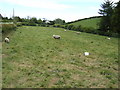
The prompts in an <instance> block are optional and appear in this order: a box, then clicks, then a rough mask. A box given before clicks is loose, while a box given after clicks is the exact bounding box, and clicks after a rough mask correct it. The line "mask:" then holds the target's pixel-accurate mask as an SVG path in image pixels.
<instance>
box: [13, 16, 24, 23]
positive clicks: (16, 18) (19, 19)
mask: <svg viewBox="0 0 120 90" xmlns="http://www.w3.org/2000/svg"><path fill="white" fill-rule="evenodd" d="M14 20H15V21H16V22H21V21H22V19H21V18H20V17H19V16H15V17H14Z"/></svg>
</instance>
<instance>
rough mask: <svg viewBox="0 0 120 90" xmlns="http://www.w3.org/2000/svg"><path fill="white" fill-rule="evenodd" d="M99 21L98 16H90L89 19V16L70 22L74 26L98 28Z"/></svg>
mask: <svg viewBox="0 0 120 90" xmlns="http://www.w3.org/2000/svg"><path fill="white" fill-rule="evenodd" d="M99 21H100V18H91V19H90V18H89V19H86V20H81V21H78V22H75V23H71V24H72V25H75V26H78V25H81V26H82V27H87V28H94V29H98V23H99Z"/></svg>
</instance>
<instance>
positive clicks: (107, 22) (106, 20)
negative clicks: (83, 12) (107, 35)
mask: <svg viewBox="0 0 120 90" xmlns="http://www.w3.org/2000/svg"><path fill="white" fill-rule="evenodd" d="M101 8H102V9H99V12H98V13H99V14H101V15H102V16H103V17H102V18H101V21H100V25H99V28H100V30H101V31H103V32H109V31H110V30H111V17H112V13H113V2H112V1H110V0H107V1H105V2H104V3H103V4H101Z"/></svg>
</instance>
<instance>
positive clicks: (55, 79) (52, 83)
mask: <svg viewBox="0 0 120 90" xmlns="http://www.w3.org/2000/svg"><path fill="white" fill-rule="evenodd" d="M58 81H59V78H57V77H53V78H52V79H51V80H50V82H49V86H48V88H49V87H52V86H54V85H55V83H57V82H58Z"/></svg>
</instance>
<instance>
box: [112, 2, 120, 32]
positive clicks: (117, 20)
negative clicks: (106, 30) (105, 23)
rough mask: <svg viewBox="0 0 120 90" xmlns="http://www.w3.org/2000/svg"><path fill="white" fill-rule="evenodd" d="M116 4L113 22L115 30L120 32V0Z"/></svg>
mask: <svg viewBox="0 0 120 90" xmlns="http://www.w3.org/2000/svg"><path fill="white" fill-rule="evenodd" d="M116 4H117V6H116V7H115V9H114V13H113V16H112V22H111V23H112V30H113V32H116V33H120V1H119V2H117V3H116Z"/></svg>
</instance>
